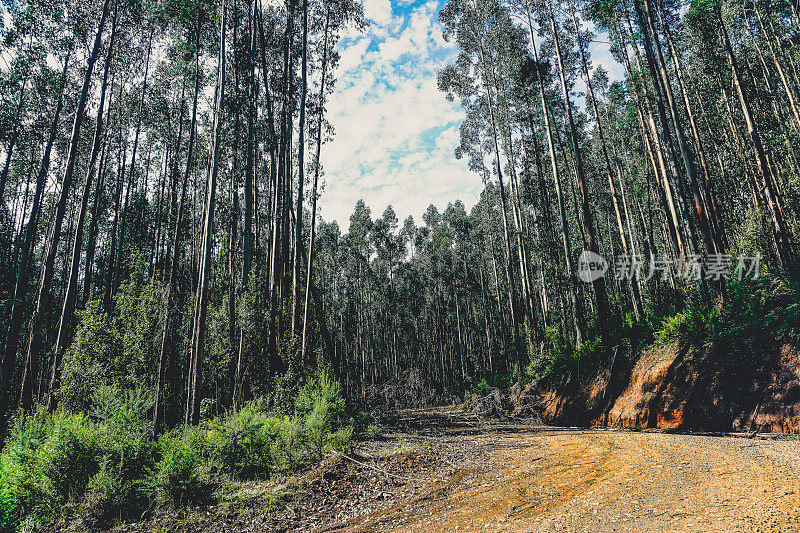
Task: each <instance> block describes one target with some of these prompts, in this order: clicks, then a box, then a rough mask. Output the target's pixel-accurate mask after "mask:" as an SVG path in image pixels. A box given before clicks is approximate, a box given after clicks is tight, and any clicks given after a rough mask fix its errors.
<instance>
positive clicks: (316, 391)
mask: <svg viewBox="0 0 800 533" xmlns="http://www.w3.org/2000/svg"><path fill="white" fill-rule="evenodd" d="M341 392H342V390H341V386H340V385H339V383H338V382H337V381H335V380H333V379H331V377H330V375H329V374H328V373H327V372H324V371H323V372H319V373H318V374H317V375H316V376H314V377H312V378H311V379H309V380H308V381H307V382H306V383H305V385H303V387H302V388H301V389H300V392H299V393H298V395H297V399H296V400H295V406H296V408H297V412H298V414H299V416H301V417H302V421H303V427H304V430H305V432H306V438H307V439H308V442H309V446H310V449H311V451H312V453H313V454H314V455H315V456H316V457H320V456H322V454H323V453H324V451H325V449H326V448H327V447H328V446H329V445H332V444H333V442H332V441H330V436H331V431H332V429H333V428H334V427H336V425H338V424H339V423H340V422H341V419H342V417H343V415H344V398H343V397H342V394H341ZM338 438H339V437H337V439H338Z"/></svg>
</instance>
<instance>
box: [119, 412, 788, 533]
mask: <svg viewBox="0 0 800 533" xmlns="http://www.w3.org/2000/svg"><path fill="white" fill-rule="evenodd" d="M383 427H384V431H383V432H382V433H381V435H380V436H378V437H377V438H375V439H372V440H369V441H366V442H362V443H359V444H358V445H357V446H356V449H355V451H354V452H353V453H352V454H350V455H348V456H347V457H344V456H341V455H334V456H331V457H329V458H328V459H326V460H325V461H323V462H322V463H320V464H318V465H316V466H314V467H313V468H311V469H309V470H307V471H306V472H304V473H303V474H301V475H299V476H297V477H294V478H291V479H288V480H284V481H282V482H280V483H277V482H261V483H257V482H250V483H246V484H239V485H232V486H229V487H226V488H225V489H224V493H225V494H224V497H223V498H221V500H220V503H218V504H216V505H214V506H212V507H208V508H203V509H198V510H195V511H193V512H192V513H191V514H189V515H187V516H184V517H181V518H180V519H179V518H177V517H174V516H172V517H162V518H160V519H156V520H152V521H149V522H147V523H142V524H138V525H134V526H127V527H125V528H124V529H121V530H120V531H130V532H133V531H150V530H153V529H157V530H161V531H231V532H234V531H235V532H245V531H320V532H322V531H336V532H379V531H380V532H382V531H397V532H400V531H403V532H417V531H419V532H427V531H441V532H452V531H592V532H595V531H770V532H772V531H800V461H798V459H800V440H797V439H795V438H793V437H788V436H787V437H783V438H781V439H775V440H758V439H744V438H737V437H732V436H702V435H684V434H667V433H661V432H657V431H640V432H630V431H616V430H608V429H602V430H601V429H593V430H590V429H578V428H554V427H547V426H539V425H533V424H531V423H523V422H519V421H515V420H504V421H497V420H486V419H480V418H478V417H476V416H474V415H468V414H464V412H463V411H460V410H455V409H429V410H413V411H402V412H400V413H399V414H397V415H395V416H393V417H392V418H390V419H387V420H386V421H385V425H384V426H383Z"/></svg>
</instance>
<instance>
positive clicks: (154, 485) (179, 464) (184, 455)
mask: <svg viewBox="0 0 800 533" xmlns="http://www.w3.org/2000/svg"><path fill="white" fill-rule="evenodd" d="M200 440H201V439H199V438H198V435H197V433H196V432H194V431H192V429H191V428H187V429H185V430H184V431H183V432H181V434H180V435H179V436H177V437H176V436H173V435H163V436H162V437H161V438H159V440H158V449H159V452H160V455H161V459H160V460H159V461H158V462H157V463H156V465H155V468H154V469H153V471H152V472H151V475H150V478H149V480H148V485H149V487H150V489H151V491H152V492H151V494H152V495H153V498H154V500H155V502H156V503H157V504H158V505H161V506H168V507H172V508H175V509H180V508H183V507H186V506H187V505H189V504H192V503H198V502H202V501H205V500H207V499H208V498H209V496H210V494H211V484H210V483H209V482H208V474H207V472H205V471H204V469H203V467H202V461H201V458H200V453H199V450H198V448H199V446H198V442H200Z"/></svg>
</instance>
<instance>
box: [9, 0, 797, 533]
mask: <svg viewBox="0 0 800 533" xmlns="http://www.w3.org/2000/svg"><path fill="white" fill-rule="evenodd" d="M2 10H3V11H2V13H3V19H2V20H3V25H2V29H1V30H0V57H1V58H2V63H1V64H0V172H2V174H0V280H1V281H0V316H2V317H3V318H2V320H0V436H2V437H3V438H4V439H5V440H4V448H3V452H2V454H0V530H14V529H15V528H18V527H19V528H23V529H24V528H27V529H28V530H35V529H37V528H38V527H43V525H47V524H53V523H56V524H58V523H61V524H64V523H67V522H69V521H70V520H73V519H75V518H76V517H81V516H82V517H83V519H85V520H90V521H92V520H93V521H94V522H91V523H96V524H104V523H108V521H109V520H112V521H113V520H115V519H116V520H120V519H122V520H127V519H133V518H140V517H141V516H145V515H147V513H155V512H158V509H163V508H181V507H185V506H187V505H193V504H194V503H196V502H199V501H201V500H203V499H204V498H209V497H211V496H209V494H210V492H209V490H210V489H209V486H211V485H213V484H214V483H218V482H219V480H220V479H228V478H231V479H236V478H243V477H244V478H259V477H269V476H275V475H282V474H286V473H288V472H292V471H295V470H297V469H298V468H301V467H302V466H304V465H308V464H310V463H311V462H313V461H316V460H317V459H318V458H320V457H322V456H323V455H324V454H325V453H326V452H327V451H329V450H339V451H341V450H347V448H348V446H350V445H351V443H352V441H353V440H354V439H358V438H359V435H362V434H364V433H365V432H367V433H368V432H369V431H370V428H372V427H373V425H372V424H371V422H370V421H371V420H372V417H373V416H375V415H376V414H377V413H382V412H389V411H392V410H396V409H403V408H409V407H427V406H434V405H443V404H451V403H454V402H455V403H459V402H463V401H465V400H467V399H469V398H474V397H476V396H481V395H483V394H486V392H487V391H489V390H490V389H492V388H496V387H499V388H501V389H502V388H508V387H511V386H512V385H514V384H517V385H518V386H523V385H526V384H531V386H534V387H536V386H541V385H543V384H546V385H547V386H551V387H556V388H558V387H568V386H570V384H572V383H576V382H579V381H580V380H581V378H582V376H587V375H589V374H590V373H591V372H592V371H593V370H594V369H597V368H599V367H602V366H603V365H608V364H609V361H612V359H611V358H612V357H617V356H618V355H617V354H624V356H625V357H627V358H628V359H631V360H633V359H635V358H636V357H637V354H639V353H641V352H642V351H643V350H644V349H645V348H646V347H647V346H650V345H652V344H653V343H658V342H659V341H660V340H663V339H664V338H665V337H668V336H670V335H673V336H675V338H681V339H684V340H685V339H692V338H695V337H697V336H702V335H706V336H714V335H716V337H715V338H724V339H726V340H725V342H728V343H729V344H731V345H733V344H736V343H740V342H741V343H750V344H748V346H750V345H756V344H758V343H760V342H762V341H761V337H759V335H763V336H766V337H769V338H770V339H773V340H774V339H775V338H778V340H781V339H793V341H794V342H797V339H798V330H797V325H798V324H799V323H800V310H798V302H800V300H799V299H798V275H799V274H800V244H799V243H800V241H798V237H797V236H798V234H799V233H800V217H798V211H799V210H800V159H798V154H797V152H798V151H799V150H800V72H799V71H800V18H799V15H798V10H800V5H798V4H797V3H796V2H795V1H794V0H744V1H742V2H734V1H733V0H691V2H683V1H677V0H559V1H558V2H554V1H553V0H448V1H447V2H446V3H443V4H442V8H441V11H440V12H439V21H440V24H441V27H442V28H443V36H444V39H445V40H446V41H447V42H450V43H455V44H456V45H457V47H458V55H457V57H456V58H455V59H454V60H453V61H452V62H451V63H450V64H448V65H447V66H446V67H445V68H444V69H442V70H441V71H440V72H439V75H438V86H439V89H440V91H442V93H443V94H444V95H445V96H446V98H447V99H448V100H449V101H452V102H456V103H457V104H458V105H459V106H460V108H461V109H462V112H463V122H462V124H461V126H460V141H459V145H458V146H457V147H456V149H455V153H454V154H453V157H455V158H458V159H464V160H466V161H467V162H468V165H469V169H470V170H471V171H472V179H475V180H481V183H482V184H483V189H482V193H481V195H480V198H479V200H478V201H477V203H476V204H475V205H474V206H472V207H471V208H467V206H466V205H465V204H464V203H463V202H462V201H459V200H457V199H455V198H453V201H452V202H451V203H450V204H449V205H447V207H446V208H445V209H443V210H440V209H437V208H436V207H435V206H434V205H431V206H430V207H428V209H427V211H426V212H425V214H424V215H423V216H422V219H421V220H414V218H413V217H411V216H409V217H407V218H405V219H404V220H403V221H402V222H401V221H400V220H399V219H398V216H397V214H396V213H395V211H394V210H393V208H392V206H387V207H386V208H385V210H384V211H383V212H382V213H373V212H371V210H370V208H369V207H367V204H366V203H365V202H364V201H360V202H358V203H357V204H356V205H355V207H354V211H353V213H352V215H351V216H350V218H349V226H348V227H346V228H343V227H340V226H339V224H338V223H336V222H334V221H325V220H323V219H322V218H321V217H320V215H319V213H318V205H319V204H320V203H322V202H324V201H325V195H324V183H325V179H326V176H325V169H324V168H323V165H322V163H321V154H323V153H324V152H325V150H326V149H328V146H326V145H327V144H329V143H330V141H331V139H333V137H334V136H335V135H336V131H335V130H334V128H333V125H332V124H331V123H330V122H329V120H328V118H327V116H326V110H327V105H328V103H329V102H330V100H331V98H335V97H336V81H337V80H336V75H337V64H338V61H339V57H340V48H339V47H338V43H339V42H340V39H341V38H342V35H343V34H345V33H347V32H352V31H356V32H357V31H363V30H364V29H365V28H366V27H367V25H368V24H369V23H368V21H366V20H365V17H364V11H363V7H362V6H361V5H360V4H359V3H357V2H355V1H354V0H285V1H278V0H86V1H82V2H78V3H72V2H67V1H64V0H3V2H2ZM598 41H601V42H603V43H606V45H607V46H608V47H609V49H610V53H611V55H612V56H613V58H614V60H616V61H617V62H618V63H619V64H621V65H622V66H624V72H625V75H624V79H621V80H611V79H610V78H609V76H608V73H607V72H606V70H605V69H604V68H603V67H602V66H595V65H593V64H592V57H591V53H590V47H591V44H592V43H593V42H598ZM426 203H427V202H426ZM584 251H586V252H592V253H594V254H598V255H599V256H601V257H602V258H604V259H605V261H606V262H607V265H606V267H607V272H606V275H604V276H599V277H597V276H590V278H591V279H583V278H582V277H581V276H580V275H579V274H582V273H585V272H584V271H583V270H582V269H584V268H587V265H586V259H585V257H586V255H585V252H584ZM582 252H584V253H583V254H582ZM592 257H593V256H592ZM588 267H590V265H588ZM626 269H627V270H626ZM774 302H780V305H779V309H778V310H777V311H775V310H774V309H773V308H772V307H770V305H772V303H774ZM765 309H770V312H769V313H767V312H765V311H764V310H765ZM737 328H738V329H737ZM726 335H727V337H726ZM611 364H613V362H612V363H611ZM337 453H338V452H337ZM226 476H227V477H226ZM87 517H89V518H87Z"/></svg>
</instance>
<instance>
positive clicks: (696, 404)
mask: <svg viewBox="0 0 800 533" xmlns="http://www.w3.org/2000/svg"><path fill="white" fill-rule="evenodd" d="M539 394H540V396H541V400H542V402H541V403H542V405H543V406H544V412H543V418H544V420H545V421H546V422H548V423H552V424H558V425H579V426H613V427H622V428H628V429H645V428H659V429H665V430H679V431H721V432H728V431H745V432H774V433H800V349H798V348H797V347H796V346H791V345H789V344H784V345H783V346H782V347H780V349H779V353H777V354H774V355H773V356H771V357H761V356H753V353H744V352H743V351H742V350H737V349H734V348H732V347H730V346H728V347H716V348H714V349H709V348H692V349H681V348H679V347H678V346H677V345H675V344H673V345H667V346H662V347H658V348H653V349H650V350H649V351H646V352H645V353H644V354H642V355H641V356H640V357H639V358H638V359H637V360H636V361H634V362H629V361H627V360H625V359H624V358H617V359H616V360H615V361H614V364H613V365H605V366H604V367H603V368H601V370H599V371H597V372H594V373H593V374H592V375H590V376H588V377H585V378H583V379H581V380H580V382H579V383H575V382H572V383H570V384H567V385H566V386H564V385H562V386H560V387H553V388H549V389H544V390H543V391H542V392H540V393H539Z"/></svg>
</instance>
